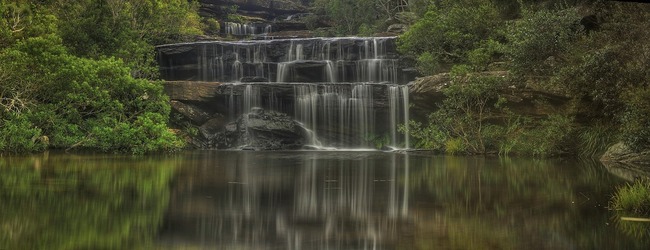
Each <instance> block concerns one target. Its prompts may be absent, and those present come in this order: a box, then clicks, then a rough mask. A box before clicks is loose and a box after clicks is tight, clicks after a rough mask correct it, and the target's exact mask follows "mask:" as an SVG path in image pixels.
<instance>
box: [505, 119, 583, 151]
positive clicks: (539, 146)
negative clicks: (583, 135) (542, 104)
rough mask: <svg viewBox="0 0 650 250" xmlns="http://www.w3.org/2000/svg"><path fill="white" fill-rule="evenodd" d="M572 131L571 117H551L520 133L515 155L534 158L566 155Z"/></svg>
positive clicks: (569, 146)
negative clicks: (525, 155)
mask: <svg viewBox="0 0 650 250" xmlns="http://www.w3.org/2000/svg"><path fill="white" fill-rule="evenodd" d="M574 131H575V129H574V122H573V119H572V117H568V116H564V115H551V116H549V117H548V118H546V119H543V120H541V121H539V122H538V124H537V125H536V126H534V127H532V128H529V129H527V130H525V131H523V132H522V134H521V135H520V136H521V138H519V139H518V140H517V141H518V142H519V143H518V144H517V148H518V149H517V151H516V152H515V153H519V154H527V155H535V156H551V155H559V154H566V153H568V151H569V150H570V148H571V146H572V145H570V144H569V142H571V141H572V140H571V139H573V137H572V136H573V135H574Z"/></svg>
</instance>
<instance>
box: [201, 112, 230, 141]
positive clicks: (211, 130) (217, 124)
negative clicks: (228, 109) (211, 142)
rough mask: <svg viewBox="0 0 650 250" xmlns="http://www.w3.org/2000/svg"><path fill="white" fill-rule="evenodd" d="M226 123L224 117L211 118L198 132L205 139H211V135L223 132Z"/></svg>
mask: <svg viewBox="0 0 650 250" xmlns="http://www.w3.org/2000/svg"><path fill="white" fill-rule="evenodd" d="M227 123H228V122H227V121H226V119H225V117H216V118H212V119H210V120H208V121H207V122H205V123H204V124H203V125H201V126H200V127H199V131H200V132H201V134H202V135H203V136H204V137H205V138H208V139H212V137H213V135H214V134H216V133H218V132H220V131H221V130H223V129H224V127H225V125H226V124H227Z"/></svg>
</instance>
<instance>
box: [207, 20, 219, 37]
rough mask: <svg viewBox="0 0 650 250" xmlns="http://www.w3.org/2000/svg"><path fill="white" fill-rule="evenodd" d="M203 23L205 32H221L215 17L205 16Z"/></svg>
mask: <svg viewBox="0 0 650 250" xmlns="http://www.w3.org/2000/svg"><path fill="white" fill-rule="evenodd" d="M203 22H204V23H205V33H208V34H219V33H220V32H221V24H220V23H219V20H217V19H215V18H206V19H204V20H203Z"/></svg>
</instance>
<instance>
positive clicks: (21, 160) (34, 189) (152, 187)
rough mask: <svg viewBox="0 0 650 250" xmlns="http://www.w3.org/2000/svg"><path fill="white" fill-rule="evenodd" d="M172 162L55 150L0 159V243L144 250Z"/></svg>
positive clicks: (163, 204) (162, 207) (156, 225)
mask: <svg viewBox="0 0 650 250" xmlns="http://www.w3.org/2000/svg"><path fill="white" fill-rule="evenodd" d="M80 163H83V164H80ZM177 164H178V162H177V161H175V160H174V159H160V158H157V159H151V158H144V157H135V158H134V157H127V158H120V157H111V156H101V155H69V154H67V155H60V154H56V153H49V154H43V155H41V156H31V157H13V156H10V157H6V156H5V157H2V158H0V197H2V203H0V211H2V213H0V225H2V227H0V248H3V249H61V250H63V249H152V248H153V247H152V246H151V245H152V244H153V242H152V241H153V238H154V237H155V236H156V234H157V232H158V231H159V229H160V226H161V223H162V219H163V216H164V213H165V211H166V208H167V206H168V204H169V196H170V186H169V184H170V181H171V179H172V177H173V174H174V168H175V166H176V165H177Z"/></svg>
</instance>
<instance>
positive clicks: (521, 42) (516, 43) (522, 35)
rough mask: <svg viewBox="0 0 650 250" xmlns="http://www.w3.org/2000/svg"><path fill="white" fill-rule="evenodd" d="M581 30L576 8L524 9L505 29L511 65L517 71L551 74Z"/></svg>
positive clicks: (531, 73) (520, 72) (525, 73)
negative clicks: (520, 16) (507, 28)
mask: <svg viewBox="0 0 650 250" xmlns="http://www.w3.org/2000/svg"><path fill="white" fill-rule="evenodd" d="M582 34H583V30H582V26H581V25H580V16H579V15H578V13H577V11H576V10H575V9H565V10H560V11H552V10H540V11H525V12H524V15H523V17H522V18H521V19H518V20H517V21H515V22H514V23H513V24H512V25H511V26H510V28H509V30H508V33H507V38H508V42H509V43H508V49H507V54H508V56H509V57H510V59H511V69H512V71H513V72H514V73H516V74H519V75H531V76H536V77H537V76H550V75H551V74H552V73H553V70H554V69H557V68H558V64H559V63H561V62H563V60H564V59H563V57H562V56H563V53H565V52H567V51H568V49H569V47H570V45H571V44H572V43H573V42H574V41H576V39H577V38H578V37H579V36H580V35H582Z"/></svg>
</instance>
